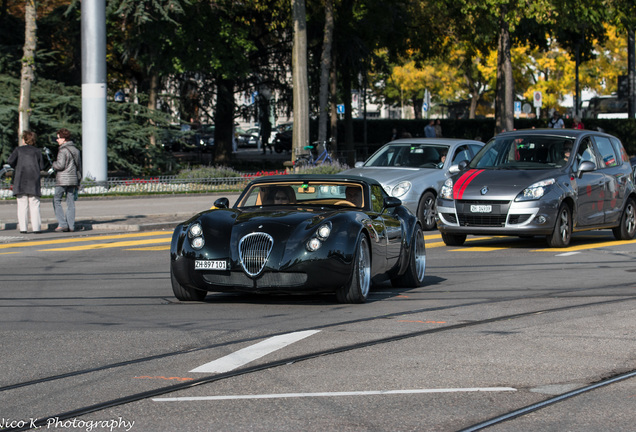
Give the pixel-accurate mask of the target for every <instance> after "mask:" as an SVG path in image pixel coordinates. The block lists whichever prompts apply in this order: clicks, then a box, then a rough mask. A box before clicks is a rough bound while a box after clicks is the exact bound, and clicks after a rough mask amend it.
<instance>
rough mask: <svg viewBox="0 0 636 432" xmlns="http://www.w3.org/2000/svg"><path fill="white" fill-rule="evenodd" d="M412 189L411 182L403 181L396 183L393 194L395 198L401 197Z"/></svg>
mask: <svg viewBox="0 0 636 432" xmlns="http://www.w3.org/2000/svg"><path fill="white" fill-rule="evenodd" d="M410 190H411V182H408V181H403V182H400V183H398V184H396V185H395V187H394V188H393V190H392V191H391V195H393V196H394V197H395V198H399V197H401V196H404V195H406V193H407V192H408V191H410Z"/></svg>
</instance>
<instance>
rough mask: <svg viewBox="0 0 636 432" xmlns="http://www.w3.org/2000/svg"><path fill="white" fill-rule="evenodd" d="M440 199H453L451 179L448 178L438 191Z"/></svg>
mask: <svg viewBox="0 0 636 432" xmlns="http://www.w3.org/2000/svg"><path fill="white" fill-rule="evenodd" d="M439 196H440V198H444V199H453V179H451V178H448V179H446V181H445V182H444V185H443V186H442V189H440V191H439Z"/></svg>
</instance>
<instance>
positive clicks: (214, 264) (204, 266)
mask: <svg viewBox="0 0 636 432" xmlns="http://www.w3.org/2000/svg"><path fill="white" fill-rule="evenodd" d="M194 269H195V270H227V261H226V260H195V261H194Z"/></svg>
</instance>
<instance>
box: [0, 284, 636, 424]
mask: <svg viewBox="0 0 636 432" xmlns="http://www.w3.org/2000/svg"><path fill="white" fill-rule="evenodd" d="M559 294H563V292H560V293H559ZM530 297H533V296H530ZM550 297H552V295H551V296H550ZM523 298H528V296H524V297H519V299H523ZM510 300H514V299H511V298H506V299H498V300H496V301H492V300H490V301H481V302H471V303H470V304H461V305H450V306H445V307H440V308H430V309H428V308H427V309H419V310H417V311H411V312H409V314H410V313H422V312H426V311H433V310H443V309H450V308H457V307H463V306H471V305H476V304H483V303H488V304H492V303H496V302H501V301H510ZM635 300H636V296H628V297H625V296H621V297H620V298H615V299H611V300H603V301H596V302H589V303H581V304H576V305H567V306H560V307H555V308H547V309H546V308H543V309H537V310H532V311H526V312H519V313H515V314H509V315H502V316H497V317H491V318H487V319H483V320H477V321H471V322H462V323H458V324H452V325H446V326H441V327H438V328H433V329H426V330H418V331H413V332H408V333H403V334H399V335H394V336H388V337H383V338H377V339H372V340H369V341H365V342H360V343H354V344H348V345H343V346H340V347H334V348H329V349H324V350H321V351H316V352H313V353H308V354H303V355H297V356H290V357H286V358H283V359H280V360H277V361H271V362H266V363H263V364H260V365H254V366H246V367H243V368H240V369H237V370H234V371H230V372H224V373H218V374H215V375H211V376H206V377H202V378H198V379H193V380H190V381H186V382H180V383H177V384H173V385H169V386H163V387H158V388H156V389H152V390H147V391H143V392H139V393H134V394H129V395H126V396H123V397H119V398H114V399H110V400H107V401H104V402H99V403H95V404H91V405H87V406H84V407H79V408H76V409H73V410H70V411H66V412H62V413H58V414H52V415H45V416H40V417H37V419H38V420H30V421H21V422H16V424H20V425H23V426H19V427H10V428H4V429H0V432H18V431H27V430H33V429H37V428H39V427H42V426H46V425H47V421H48V420H49V419H51V418H55V419H58V420H61V421H63V420H68V419H72V418H76V417H80V416H83V415H87V414H90V413H93V412H97V411H102V410H105V409H108V408H113V407H116V406H120V405H125V404H129V403H133V402H137V401H141V400H144V399H149V398H153V397H157V396H162V395H165V394H169V393H173V392H177V391H181V390H186V389H189V388H193V387H196V386H201V385H206V384H211V383H214V382H218V381H221V380H225V379H229V378H234V377H239V376H243V375H248V374H252V373H256V372H260V371H264V370H268V369H274V368H278V367H281V366H285V365H289V364H294V363H300V362H303V361H308V360H312V359H316V358H319V357H325V356H330V355H336V354H341V353H345V352H349V351H355V350H359V349H364V348H368V347H371V346H375V345H381V344H387V343H392V342H397V341H402V340H405V339H410V338H415V337H421V336H426V335H430V334H437V333H442V332H449V331H455V330H460V329H465V328H471V327H476V326H481V325H487V324H492V323H496V322H502V321H510V320H516V319H522V318H526V317H529V316H533V315H539V314H552V313H558V312H564V311H569V310H575V309H581V308H587V307H595V306H605V305H610V304H615V303H625V302H630V301H635ZM398 315H399V316H404V315H405V312H399V313H392V314H386V315H381V316H374V317H368V318H363V319H358V320H349V321H344V322H338V323H332V324H327V325H323V326H318V327H316V326H314V327H312V329H317V328H320V329H324V328H331V327H337V326H342V325H347V324H352V323H359V322H365V321H370V320H376V319H387V318H390V317H392V316H398ZM268 336H272V335H266V336H262V335H261V336H259V337H255V338H247V339H243V340H240V341H231V342H226V343H223V344H215V345H211V346H206V347H197V348H191V349H186V350H177V351H173V352H169V353H162V354H157V355H153V356H147V357H143V358H138V359H132V360H128V361H122V362H117V363H111V364H109V365H103V366H100V367H97V368H91V369H84V370H79V371H74V372H69V373H65V374H59V375H54V376H50V377H44V378H40V379H36V380H31V381H25V382H23V383H16V384H11V385H7V386H3V387H0V392H7V391H10V390H13V389H17V388H23V387H27V386H31V385H36V384H41V383H44V382H50V381H54V380H60V379H64V378H70V377H74V376H79V375H83V374H88V373H92V372H98V371H103V370H106V369H112V368H117V367H124V366H128V365H132V364H136V363H141V362H147V361H152V360H156V359H161V358H166V357H170V356H177V355H181V354H188V353H192V352H196V351H202V350H207V349H212V348H216V347H219V346H231V345H234V344H237V343H240V342H248V341H253V340H259V339H262V338H264V337H268ZM633 376H636V371H629V372H624V373H622V374H618V375H614V376H612V377H611V378H608V379H606V380H602V381H599V383H596V384H592V385H590V386H586V387H583V388H581V389H578V390H574V391H571V392H568V393H565V394H563V395H560V396H557V397H553V398H549V399H547V400H546V401H543V402H540V403H537V404H533V405H530V406H528V407H525V408H522V409H519V410H515V411H513V412H511V413H508V414H505V415H501V416H498V417H495V418H492V419H490V420H487V421H485V422H483V423H479V424H476V425H474V426H472V428H474V429H470V428H469V429H464V430H465V431H469V430H475V431H476V430H481V429H483V428H486V427H488V426H490V425H494V424H497V423H500V422H502V421H506V420H510V419H512V418H516V417H519V416H521V415H525V414H527V413H530V412H533V411H536V410H537V409H540V408H542V407H543V406H547V405H549V404H554V403H558V402H560V401H562V400H565V399H568V398H571V397H574V396H577V395H578V394H581V393H583V392H586V391H591V390H594V389H596V388H599V387H601V386H605V385H609V384H613V383H615V382H619V381H622V380H624V379H628V378H631V377H633ZM606 381H607V382H606Z"/></svg>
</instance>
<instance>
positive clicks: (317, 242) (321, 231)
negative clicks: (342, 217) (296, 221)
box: [307, 222, 331, 252]
mask: <svg viewBox="0 0 636 432" xmlns="http://www.w3.org/2000/svg"><path fill="white" fill-rule="evenodd" d="M330 234H331V222H327V223H324V224H322V225H320V226H319V227H318V229H317V230H316V234H315V235H314V236H313V237H312V238H310V239H309V241H308V242H307V250H308V251H309V252H315V251H317V250H318V249H320V246H322V243H323V242H324V241H325V240H327V239H328V238H329V235H330Z"/></svg>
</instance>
